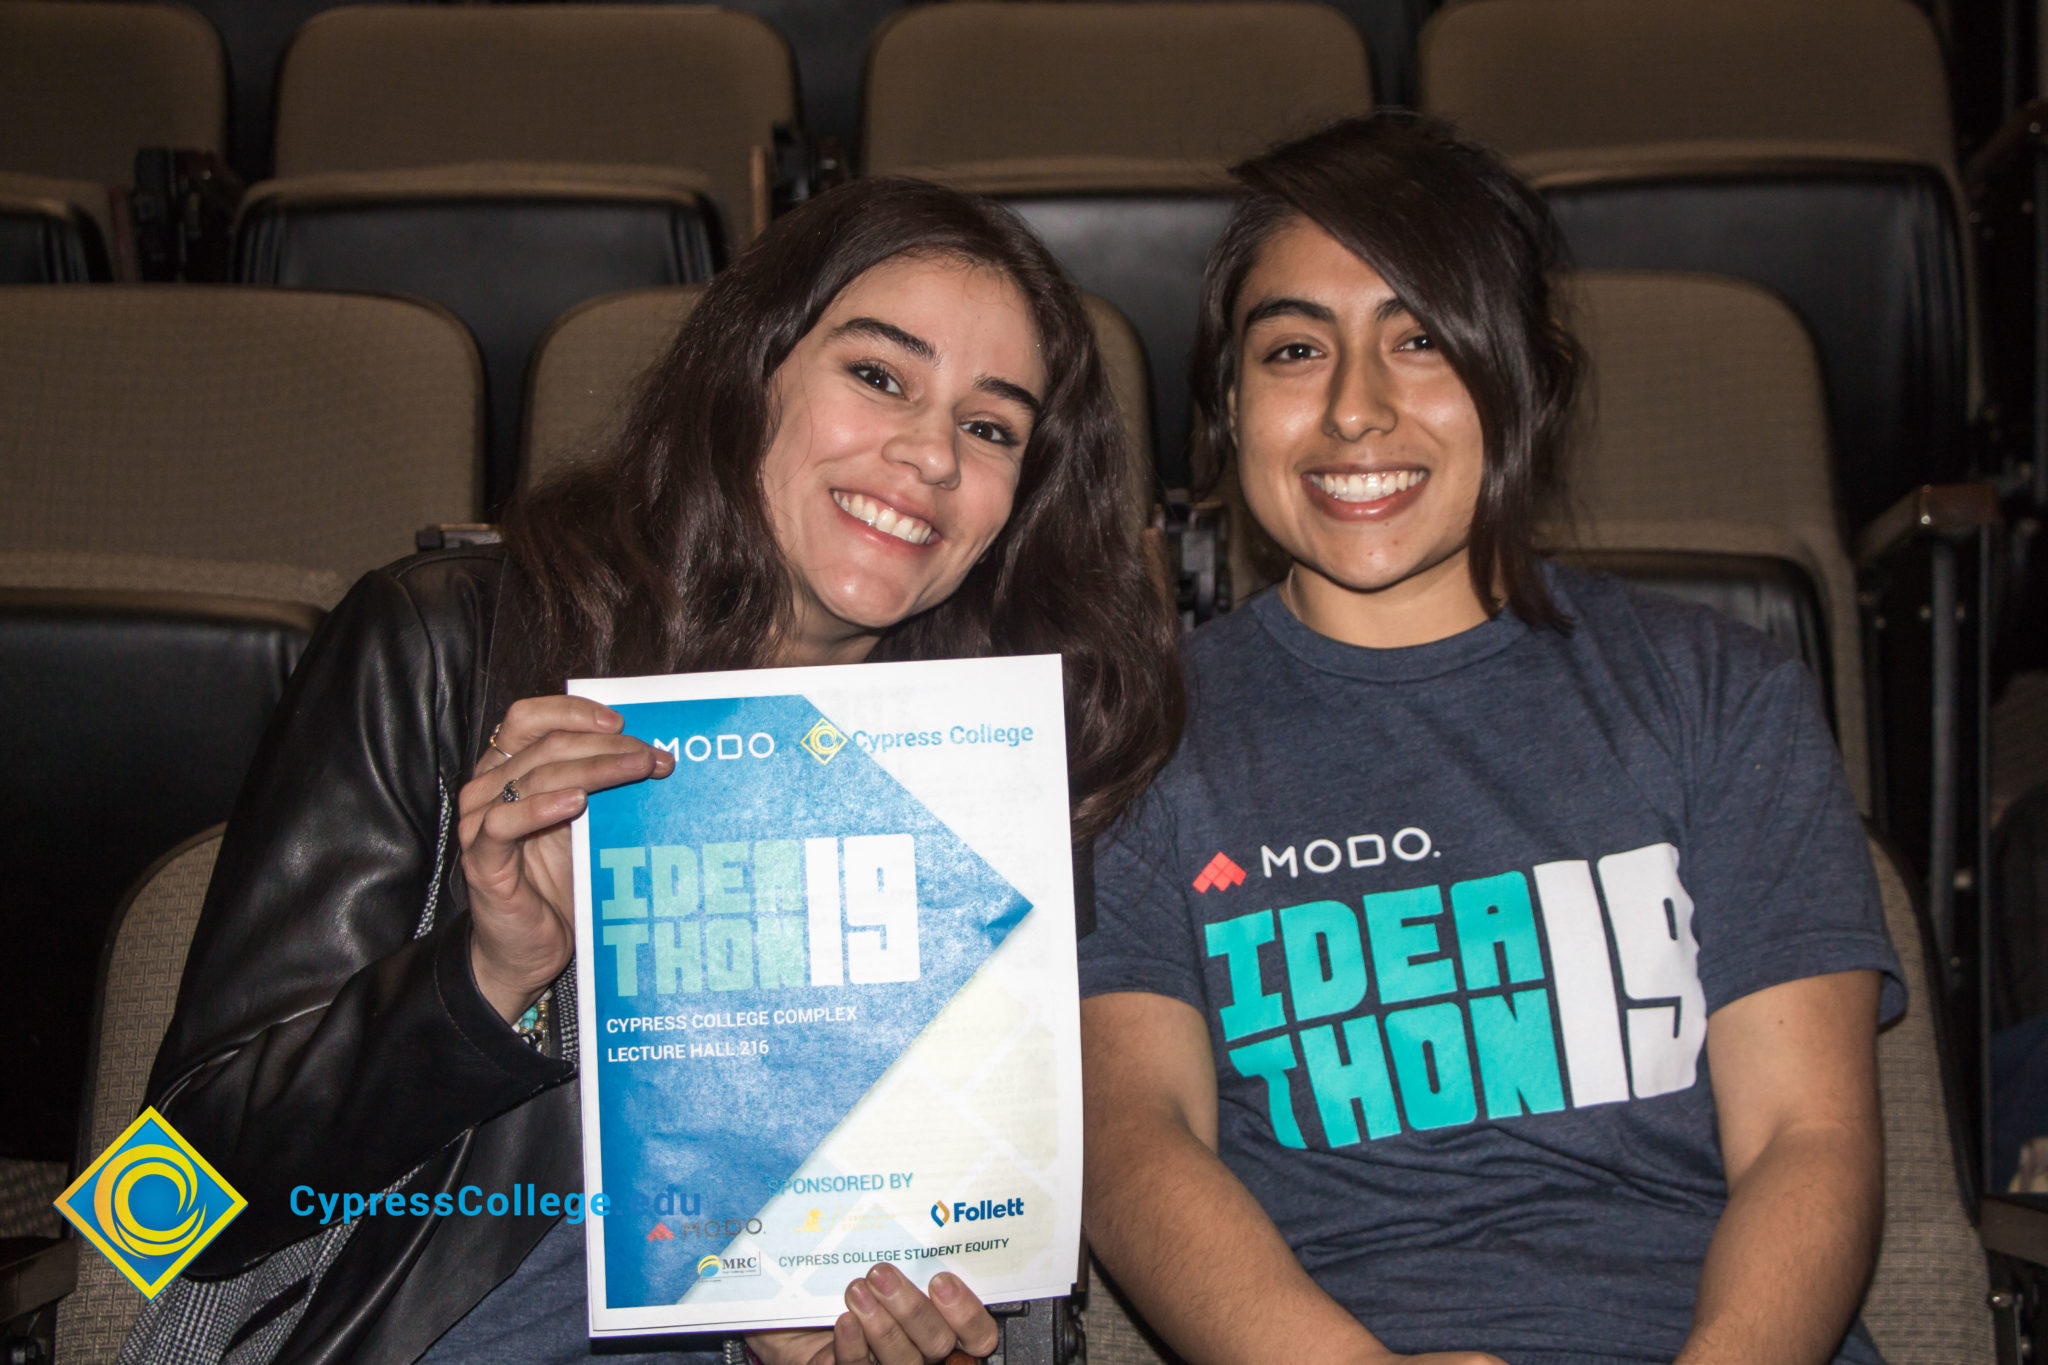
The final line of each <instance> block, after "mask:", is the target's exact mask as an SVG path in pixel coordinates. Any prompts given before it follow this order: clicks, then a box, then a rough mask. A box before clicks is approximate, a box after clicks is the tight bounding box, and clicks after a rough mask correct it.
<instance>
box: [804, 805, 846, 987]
mask: <svg viewBox="0 0 2048 1365" xmlns="http://www.w3.org/2000/svg"><path fill="white" fill-rule="evenodd" d="M804 899H805V905H806V906H807V908H808V913H809V920H810V947H811V984H812V985H813V986H836V985H838V984H839V982H840V957H841V952H840V936H839V841H838V840H837V839H806V840H804Z"/></svg>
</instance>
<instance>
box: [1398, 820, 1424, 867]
mask: <svg viewBox="0 0 2048 1365" xmlns="http://www.w3.org/2000/svg"><path fill="white" fill-rule="evenodd" d="M1411 834H1412V835H1414V836H1415V837H1416V838H1417V839H1420V840H1421V841H1422V847H1420V848H1418V849H1416V850H1415V852H1413V853H1410V852H1409V851H1408V850H1407V849H1406V848H1404V847H1402V842H1401V841H1402V840H1404V839H1406V838H1407V837H1408V836H1409V835H1411ZM1394 856H1395V857H1396V858H1399V859H1400V860H1401V861H1402V862H1404V863H1418V862H1421V861H1422V860H1423V859H1424V858H1427V857H1428V856H1429V831H1428V830H1426V829H1417V828H1416V827H1415V826H1413V825H1410V826H1408V828H1406V829H1404V830H1398V831H1396V832H1395V834H1394Z"/></svg>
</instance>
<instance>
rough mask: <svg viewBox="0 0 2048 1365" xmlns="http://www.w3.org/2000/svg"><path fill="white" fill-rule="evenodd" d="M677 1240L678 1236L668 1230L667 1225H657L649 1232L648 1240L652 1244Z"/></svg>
mask: <svg viewBox="0 0 2048 1365" xmlns="http://www.w3.org/2000/svg"><path fill="white" fill-rule="evenodd" d="M675 1239H676V1235H675V1234H674V1233H673V1232H670V1231H669V1230H668V1224H666V1223H656V1224H655V1225H654V1226H653V1227H652V1228H650V1229H649V1230H648V1232H647V1240H648V1241H650V1242H673V1241H674V1240H675Z"/></svg>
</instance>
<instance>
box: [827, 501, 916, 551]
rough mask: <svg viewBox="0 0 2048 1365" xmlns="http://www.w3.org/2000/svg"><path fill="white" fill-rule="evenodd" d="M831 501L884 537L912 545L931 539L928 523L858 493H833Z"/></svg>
mask: <svg viewBox="0 0 2048 1365" xmlns="http://www.w3.org/2000/svg"><path fill="white" fill-rule="evenodd" d="M832 501H834V502H836V503H838V504H839V510H840V511H842V512H844V513H846V515H848V516H849V517H852V518H853V519H854V520H855V521H861V522H865V523H867V524H868V525H869V526H872V527H874V528H875V529H876V530H877V531H880V532H882V533H883V534H884V535H891V536H894V537H896V539H898V540H903V541H908V542H909V543H910V544H912V545H922V544H924V543H925V542H926V541H928V540H930V539H931V538H932V535H933V531H932V526H931V523H930V522H928V521H920V520H918V519H917V518H916V517H913V516H911V515H910V513H908V512H899V511H897V510H896V509H895V508H893V507H890V506H887V505H885V504H883V503H879V502H876V501H875V500H874V499H873V498H870V497H866V496H864V495H862V494H859V493H839V492H835V493H833V494H832Z"/></svg>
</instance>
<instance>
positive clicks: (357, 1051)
mask: <svg viewBox="0 0 2048 1365" xmlns="http://www.w3.org/2000/svg"><path fill="white" fill-rule="evenodd" d="M525 600H526V598H525V592H524V589H523V585H522V582H521V580H520V578H519V576H518V573H517V570H516V569H514V568H513V567H512V566H511V565H510V564H509V562H508V561H507V560H506V559H505V557H504V555H503V552H502V551H500V550H498V549H495V548H492V549H468V550H458V551H449V552H443V553H438V554H432V555H422V556H419V557H416V558H413V559H409V560H405V561H402V562H400V563H398V564H396V565H393V566H391V567H390V568H388V569H383V570H380V571H378V572H376V573H372V574H370V575H368V576H366V577H365V578H364V579H363V580H362V581H361V582H359V583H358V584H357V585H356V586H355V588H354V589H353V590H352V591H351V592H350V593H349V595H348V597H347V599H346V600H345V601H343V602H342V604H341V605H340V606H339V607H338V608H336V610H335V612H334V614H333V615H332V616H331V617H329V618H328V621H327V623H326V625H325V627H324V628H323V629H322V630H321V631H320V633H319V634H318V636H317V637H316V638H315V639H314V641H313V643H312V645H311V647H310V648H309V649H308V650H307V652H306V655H305V658H304V659H303V661H302V662H301V663H300V664H299V667H298V670H297V672H295V673H294V674H293V676H292V679H291V682H290V685H289V686H288V687H287V689H286V691H285V694H284V699H283V701H282V702H281V703H280V706H279V708H278V713H277V715H276V717H275V718H274V719H273V721H272V722H271V727H270V730H269V733H268V734H267V736H266V737H265V740H264V743H263V746H262V749H261V752H260V753H259V754H258V756H257V758H256V762H255V765H254V767H253V768H252V770H251V772H250V774H249V778H248V780H247V782H246V784H245V785H244V787H243V790H242V794H241V796H240V798H239V800H238V801H237V804H236V807H235V813H234V817H233V819H232V820H231V821H230V822H229V825H228V830H227V836H226V841H225V843H224V844H223V845H222V847H221V852H220V859H219V862H218V864H217V866H216V868H215V871H214V876H213V883H212V886H211V887H210V888H209V890H208V892H207V898H206V906H205V911H204V913H203V915H202V917H201V920H200V923H199V928H198V932H197V936H196V937H195V938H194V940H193V943H192V949H191V955H190V956H189V958H188V959H187V961H186V964H185V976H184V981H183V983H182V985H181V987H180V990H179V994H178V1009H177V1015H176V1017H175V1018H174V1019H173V1021H172V1023H171V1028H170V1032H169V1034H168V1035H167V1036H166V1037H165V1039H164V1043H163V1047H162V1050H161V1051H160V1052H159V1053H158V1055H157V1060H156V1067H155V1069H154V1071H153V1072H152V1073H151V1076H150V1081H149V1089H148V1093H149V1099H150V1102H151V1103H153V1104H154V1105H156V1107H157V1108H158V1110H159V1111H160V1112H162V1113H163V1114H164V1115H165V1117H167V1118H168V1119H169V1120H170V1121H171V1123H172V1124H173V1125H174V1126H175V1127H176V1128H177V1129H178V1130H179V1131H180V1132H182V1133H183V1134H184V1135H185V1136H186V1137H187V1138H188V1139H189V1140H190V1141H191V1142H192V1143H193V1144H194V1145H195V1146H196V1147H197V1148H198V1149H199V1150H200V1152H201V1153H203V1154H204V1155H205V1156H206V1158H207V1160H209V1161H211V1162H212V1163H213V1165H214V1166H215V1168H216V1169H218V1170H219V1171H220V1172H221V1174H222V1175H224V1176H225V1177H227V1179H228V1181H229V1182H230V1183H232V1184H233V1185H234V1186H235V1187H236V1188H237V1189H239V1190H240V1191H241V1192H242V1194H243V1195H244V1196H245V1197H246V1198H247V1199H248V1201H249V1204H248V1208H247V1209H245V1210H244V1211H243V1213H242V1214H241V1216H240V1217H239V1218H237V1219H236V1220H235V1221H234V1222H233V1223H232V1224H230V1225H229V1226H228V1228H227V1229H226V1230H225V1231H224V1232H223V1233H222V1234H221V1235H220V1236H219V1237H218V1238H217V1239H216V1240H215V1241H214V1242H213V1243H212V1244H211V1245H210V1246H208V1247H207V1248H206V1250H205V1251H204V1253H202V1254H201V1255H200V1257H199V1258H198V1259H197V1260H195V1261H194V1262H193V1263H192V1265H191V1267H189V1269H188V1272H187V1273H188V1274H192V1275H196V1276H200V1277H207V1276H220V1275H228V1274H233V1273H236V1272H238V1271H240V1270H242V1269H244V1268H246V1267H247V1266H249V1265H251V1264H253V1263H254V1262H256V1261H257V1260H258V1259H260V1258H262V1257H263V1256H265V1255H267V1254H269V1253H270V1252H273V1251H275V1250H277V1249H278V1248H280V1247H283V1246H286V1245H289V1244H291V1243H293V1242H296V1241H298V1240H300V1239H302V1238H305V1237H308V1236H311V1235H313V1234H314V1233H317V1232H318V1231H319V1230H320V1228H319V1220H318V1216H317V1214H316V1215H314V1216H312V1217H302V1216H299V1215H296V1214H294V1213H293V1212H292V1209H291V1192H292V1190H293V1188H294V1187H296V1186H300V1185H305V1186H310V1187H312V1189H313V1190H315V1191H319V1192H322V1193H328V1194H336V1193H348V1192H351V1191H353V1192H358V1193H363V1194H368V1193H371V1192H374V1191H378V1190H382V1189H384V1188H386V1187H387V1186H390V1185H391V1184H392V1183H393V1182H395V1181H397V1180H399V1179H401V1178H403V1177H406V1176H407V1173H408V1172H411V1173H412V1174H411V1176H410V1178H409V1179H407V1182H406V1184H405V1186H404V1188H405V1189H406V1190H407V1191H417V1192H424V1193H427V1194H430V1195H431V1194H433V1193H436V1192H439V1191H444V1190H445V1191H450V1192H455V1191H459V1190H460V1189H461V1188H462V1187H463V1186H465V1185H476V1186H479V1187H480V1188H481V1189H482V1190H484V1191H486V1192H489V1191H494V1190H502V1191H510V1190H511V1189H512V1188H513V1186H514V1184H515V1183H516V1184H519V1185H529V1184H530V1185H532V1186H534V1187H535V1188H536V1190H538V1191H540V1192H543V1193H544V1192H547V1191H551V1190H552V1191H568V1190H577V1189H580V1188H581V1187H582V1183H581V1182H582V1175H581V1166H580V1150H579V1145H578V1142H579V1139H578V1131H579V1129H578V1119H577V1111H576V1087H575V1086H573V1085H569V1084H566V1082H568V1081H569V1080H571V1079H572V1077H573V1076H574V1074H575V1071H574V1066H573V1064H572V1060H564V1059H562V1058H561V1057H560V1056H559V1052H560V1043H559V1040H558V1038H557V1039H551V1040H549V1043H548V1045H547V1047H546V1048H545V1049H543V1050H539V1051H537V1050H535V1049H534V1048H533V1047H531V1046H529V1045H528V1044H527V1043H526V1042H524V1041H523V1040H522V1039H520V1038H519V1036H518V1035H517V1034H515V1033H514V1032H513V1030H512V1029H511V1028H509V1027H508V1026H507V1025H506V1024H505V1021H504V1020H503V1019H502V1018H500V1017H499V1016H498V1014H497V1012H496V1011H495V1010H493V1009H492V1008H491V1007H490V1005H488V1004H487V1003H486V1002H485V1001H484V999H483V998H482V996H481V995H480V994H479V993H478V991H477V988H476V983H475V981H474V980H473V978H472V977H471V975H470V968H469V929H470V921H469V915H468V909H467V898H466V895H465V890H464V884H463V880H462V876H461V872H460V870H459V868H458V866H457V853H458V849H457V842H456V838H455V830H454V801H455V794H456V792H457V790H458V789H459V788H460V787H461V785H462V783H463V782H464V781H465V780H466V779H467V777H468V775H469V773H470V770H471V768H472V766H473V765H474V763H475V762H476V758H477V756H478V754H480V753H481V752H482V751H483V749H484V746H485V742H486V737H487V736H488V735H489V734H490V733H491V729H492V727H493V726H494V725H496V724H497V723H498V721H499V720H500V719H502V718H503V716H504V713H505V708H506V707H507V706H509V705H510V704H511V702H512V701H513V700H515V699H516V698H517V697H519V696H521V695H525V693H526V692H528V691H532V690H537V689H536V688H535V686H534V683H533V680H532V679H531V678H530V677H529V676H528V667H527V666H528V658H527V654H528V651H527V649H526V640H527V634H526V631H525V629H524V623H525V621H526V620H528V619H530V618H529V616H528V613H527V611H526V610H525V607H524V602H525ZM301 1207H305V1203H304V1200H303V1197H302V1202H301ZM554 1221H555V1220H554V1219H552V1218H542V1217H510V1216H507V1217H462V1216H459V1215H458V1216H454V1217H448V1218H438V1217H434V1216H431V1215H430V1216H427V1217H423V1218H414V1217H395V1218H394V1217H386V1216H378V1217H373V1218H364V1219H362V1220H361V1221H360V1223H359V1224H358V1226H357V1229H356V1231H355V1233H354V1235H353V1236H352V1237H351V1239H350V1240H349V1242H348V1244H347V1246H346V1249H345V1250H344V1251H343V1252H342V1253H341V1255H340V1257H339V1259H338V1260H336V1261H335V1262H334V1264H333V1265H332V1266H331V1268H330V1269H329V1270H328V1271H327V1273H326V1275H325V1276H324V1278H323V1279H322V1280H321V1282H320V1285H319V1288H318V1291H317V1293H315V1295H314V1297H313V1301H312V1302H311V1303H310V1304H309V1305H308V1307H307V1309H306V1312H305V1315H304V1317H303V1318H302V1319H301V1321H300V1323H299V1326H298V1328H297V1329H296V1330H295V1331H294V1333H293V1335H292V1336H291V1338H290V1339H289V1341H288V1342H287V1343H286V1344H285V1347H284V1349H283V1351H282V1353H281V1354H280V1356H279V1358H280V1359H281V1360H290V1361H340V1360H395V1361H410V1360H413V1359H414V1358H416V1357H417V1356H418V1355H419V1354H420V1353H421V1352H422V1351H424V1350H425V1349H426V1348H427V1346H429V1345H430V1344H431V1343H432V1342H433V1341H434V1340H435V1338H437V1337H438V1336H440V1335H441V1333H442V1332H444V1331H445V1330H446V1329H447V1328H448V1327H449V1326H450V1325H451V1324H452V1323H454V1322H455V1320H456V1319H458V1318H460V1317H461V1316H462V1315H463V1314H464V1313H465V1312H467V1311H468V1310H469V1309H470V1307H471V1306H473V1305H474V1304H475V1303H476V1302H477V1301H478V1300H479V1299H481V1298H482V1297H483V1296H484V1295H485V1294H486V1293H488V1292H489V1291H490V1290H491V1289H492V1288H493V1287H494V1286H495V1285H497V1284H498V1283H499V1282H500V1281H502V1280H503V1279H504V1278H505V1277H506V1276H508V1275H510V1274H511V1273H512V1271H513V1270H514V1269H515V1268H516V1267H517V1266H518V1264H519V1262H520V1261H521V1260H522V1259H524V1257H525V1256H526V1254H527V1252H528V1251H529V1250H531V1249H532V1247H533V1245H534V1244H535V1243H536V1242H538V1241H539V1240H540V1238H541V1236H542V1235H543V1234H544V1233H545V1232H546V1231H547V1230H548V1228H549V1227H550V1226H551V1225H552V1224H553V1222H554ZM259 1316H260V1315H259Z"/></svg>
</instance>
